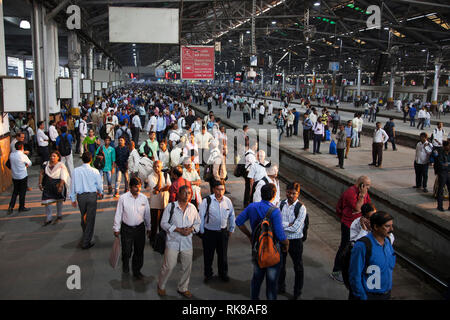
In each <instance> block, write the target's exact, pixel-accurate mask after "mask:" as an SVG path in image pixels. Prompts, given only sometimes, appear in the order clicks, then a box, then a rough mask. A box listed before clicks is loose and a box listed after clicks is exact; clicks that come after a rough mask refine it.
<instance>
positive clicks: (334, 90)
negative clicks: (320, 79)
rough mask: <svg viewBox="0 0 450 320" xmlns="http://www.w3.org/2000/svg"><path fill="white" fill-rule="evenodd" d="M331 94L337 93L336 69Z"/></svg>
mask: <svg viewBox="0 0 450 320" xmlns="http://www.w3.org/2000/svg"><path fill="white" fill-rule="evenodd" d="M331 95H332V96H333V97H334V96H335V95H336V71H333V78H332V80H331Z"/></svg>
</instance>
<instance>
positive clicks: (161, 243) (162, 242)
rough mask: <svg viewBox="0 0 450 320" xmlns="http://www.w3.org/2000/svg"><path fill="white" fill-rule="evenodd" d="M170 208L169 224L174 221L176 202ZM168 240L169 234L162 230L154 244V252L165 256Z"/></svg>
mask: <svg viewBox="0 0 450 320" xmlns="http://www.w3.org/2000/svg"><path fill="white" fill-rule="evenodd" d="M170 205H171V207H170V216H169V224H170V222H171V221H172V216H173V211H174V210H175V202H172V203H171V204H170ZM166 239H167V234H166V231H165V230H164V229H162V228H161V230H160V231H159V233H158V234H157V235H156V238H155V242H154V243H153V250H155V251H156V252H159V253H160V254H164V251H165V250H166Z"/></svg>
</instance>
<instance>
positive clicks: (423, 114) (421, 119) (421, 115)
mask: <svg viewBox="0 0 450 320" xmlns="http://www.w3.org/2000/svg"><path fill="white" fill-rule="evenodd" d="M417 118H418V119H419V123H418V124H417V129H419V130H423V125H424V124H425V118H426V112H425V110H424V108H423V107H422V108H420V111H419V115H418V116H417ZM421 125H422V128H419V127H420V126H421Z"/></svg>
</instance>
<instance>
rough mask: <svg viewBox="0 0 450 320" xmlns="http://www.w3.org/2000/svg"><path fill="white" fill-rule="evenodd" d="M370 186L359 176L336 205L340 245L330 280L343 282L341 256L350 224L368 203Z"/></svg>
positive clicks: (368, 179)
mask: <svg viewBox="0 0 450 320" xmlns="http://www.w3.org/2000/svg"><path fill="white" fill-rule="evenodd" d="M370 186H371V181H370V178H369V177H367V176H361V177H359V178H358V180H356V183H355V185H353V186H351V187H350V188H348V189H347V190H346V191H344V193H343V194H342V195H341V197H340V198H339V201H338V203H337V205H336V214H337V216H338V217H339V218H340V219H341V243H340V245H339V249H338V251H337V252H336V257H335V259H334V266H333V272H332V273H331V274H330V276H331V278H332V279H334V280H336V281H338V282H341V283H342V282H343V281H344V280H343V278H342V265H341V259H340V257H341V255H342V252H343V250H344V249H345V248H346V246H347V244H348V243H349V241H350V226H351V225H352V222H353V221H354V220H355V219H357V218H359V217H360V216H361V207H362V205H363V204H366V203H370V202H371V200H370V196H369V189H370Z"/></svg>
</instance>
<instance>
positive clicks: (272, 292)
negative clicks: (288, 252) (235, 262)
mask: <svg viewBox="0 0 450 320" xmlns="http://www.w3.org/2000/svg"><path fill="white" fill-rule="evenodd" d="M280 256H281V257H280V259H283V255H280ZM280 270H281V260H280V262H279V263H277V264H276V265H274V266H273V267H269V268H264V269H261V268H260V267H258V265H257V264H256V263H253V277H252V282H251V299H252V300H259V291H260V289H261V284H262V282H263V281H264V276H266V297H267V300H277V293H278V277H279V275H280Z"/></svg>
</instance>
